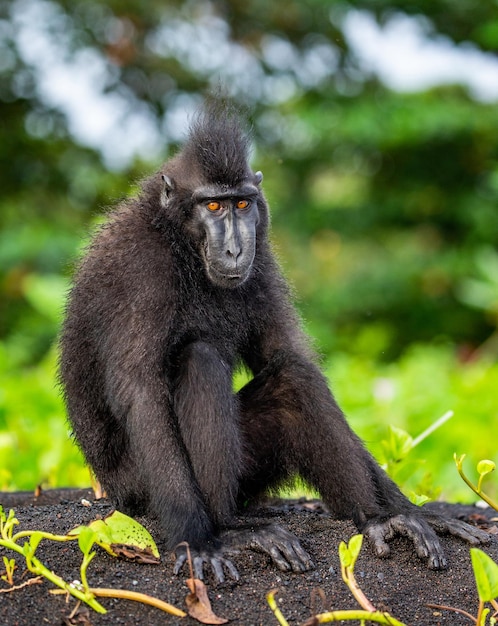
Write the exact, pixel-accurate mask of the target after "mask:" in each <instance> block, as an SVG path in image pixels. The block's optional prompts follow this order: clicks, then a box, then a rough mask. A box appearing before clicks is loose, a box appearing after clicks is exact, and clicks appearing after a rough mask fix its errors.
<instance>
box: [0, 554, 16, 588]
mask: <svg viewBox="0 0 498 626" xmlns="http://www.w3.org/2000/svg"><path fill="white" fill-rule="evenodd" d="M3 564H4V566H5V574H4V575H3V576H2V577H1V578H2V580H5V582H6V583H7V584H9V585H10V586H11V587H12V586H13V585H14V570H15V569H16V560H15V559H9V558H7V557H6V556H4V557H3Z"/></svg>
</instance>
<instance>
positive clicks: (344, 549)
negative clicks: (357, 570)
mask: <svg viewBox="0 0 498 626" xmlns="http://www.w3.org/2000/svg"><path fill="white" fill-rule="evenodd" d="M339 561H340V562H341V565H342V567H349V565H350V563H351V553H350V552H349V550H348V546H347V545H346V543H345V542H344V541H341V543H340V544H339Z"/></svg>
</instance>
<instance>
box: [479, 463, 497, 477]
mask: <svg viewBox="0 0 498 626" xmlns="http://www.w3.org/2000/svg"><path fill="white" fill-rule="evenodd" d="M495 469H496V464H495V463H493V461H490V460H489V459H483V460H482V461H479V463H478V464H477V471H478V472H479V474H480V475H481V476H485V475H486V474H490V473H491V472H494V471H495Z"/></svg>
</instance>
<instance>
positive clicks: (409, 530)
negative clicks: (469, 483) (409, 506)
mask: <svg viewBox="0 0 498 626" xmlns="http://www.w3.org/2000/svg"><path fill="white" fill-rule="evenodd" d="M436 532H437V533H439V534H441V535H453V536H454V537H459V538H460V539H463V540H464V541H467V542H468V543H470V544H471V545H473V546H476V545H479V544H481V543H487V542H488V541H489V535H488V533H486V532H484V531H482V530H480V529H479V528H475V527H474V526H470V525H469V524H466V523H465V522H461V521H460V520H456V519H449V518H448V519H447V518H444V517H442V516H440V515H436V514H431V513H425V512H424V513H423V514H422V512H421V513H420V514H418V515H395V516H394V517H391V518H389V519H387V520H384V521H382V522H381V521H375V520H370V521H368V522H367V524H366V526H365V528H364V529H363V533H364V535H365V536H366V537H367V538H368V540H369V541H370V543H371V544H372V546H373V548H374V550H375V552H376V553H377V555H378V556H380V557H386V556H388V555H389V552H390V549H389V546H388V544H387V542H388V541H390V540H391V539H392V538H393V537H394V536H395V535H403V536H405V537H408V538H409V539H411V541H412V542H413V545H414V548H415V552H416V553H417V556H418V557H419V558H421V559H427V564H428V566H429V568H430V569H436V570H437V569H445V568H446V567H447V561H446V557H445V556H444V552H443V548H442V546H441V543H440V541H439V539H438V537H437V535H436Z"/></svg>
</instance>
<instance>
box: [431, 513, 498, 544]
mask: <svg viewBox="0 0 498 626" xmlns="http://www.w3.org/2000/svg"><path fill="white" fill-rule="evenodd" d="M427 521H428V523H429V524H430V525H431V526H432V527H433V528H434V529H435V530H436V531H437V532H439V533H449V534H450V535H453V536H454V537H458V538H460V539H463V540H464V541H466V542H467V543H470V544H471V545H473V546H477V545H479V544H481V543H489V541H490V539H491V537H490V535H489V534H488V533H487V532H485V531H484V530H481V529H480V528H476V527H475V526H471V525H470V524H467V523H465V522H462V521H460V520H454V519H444V518H441V517H429V518H427Z"/></svg>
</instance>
